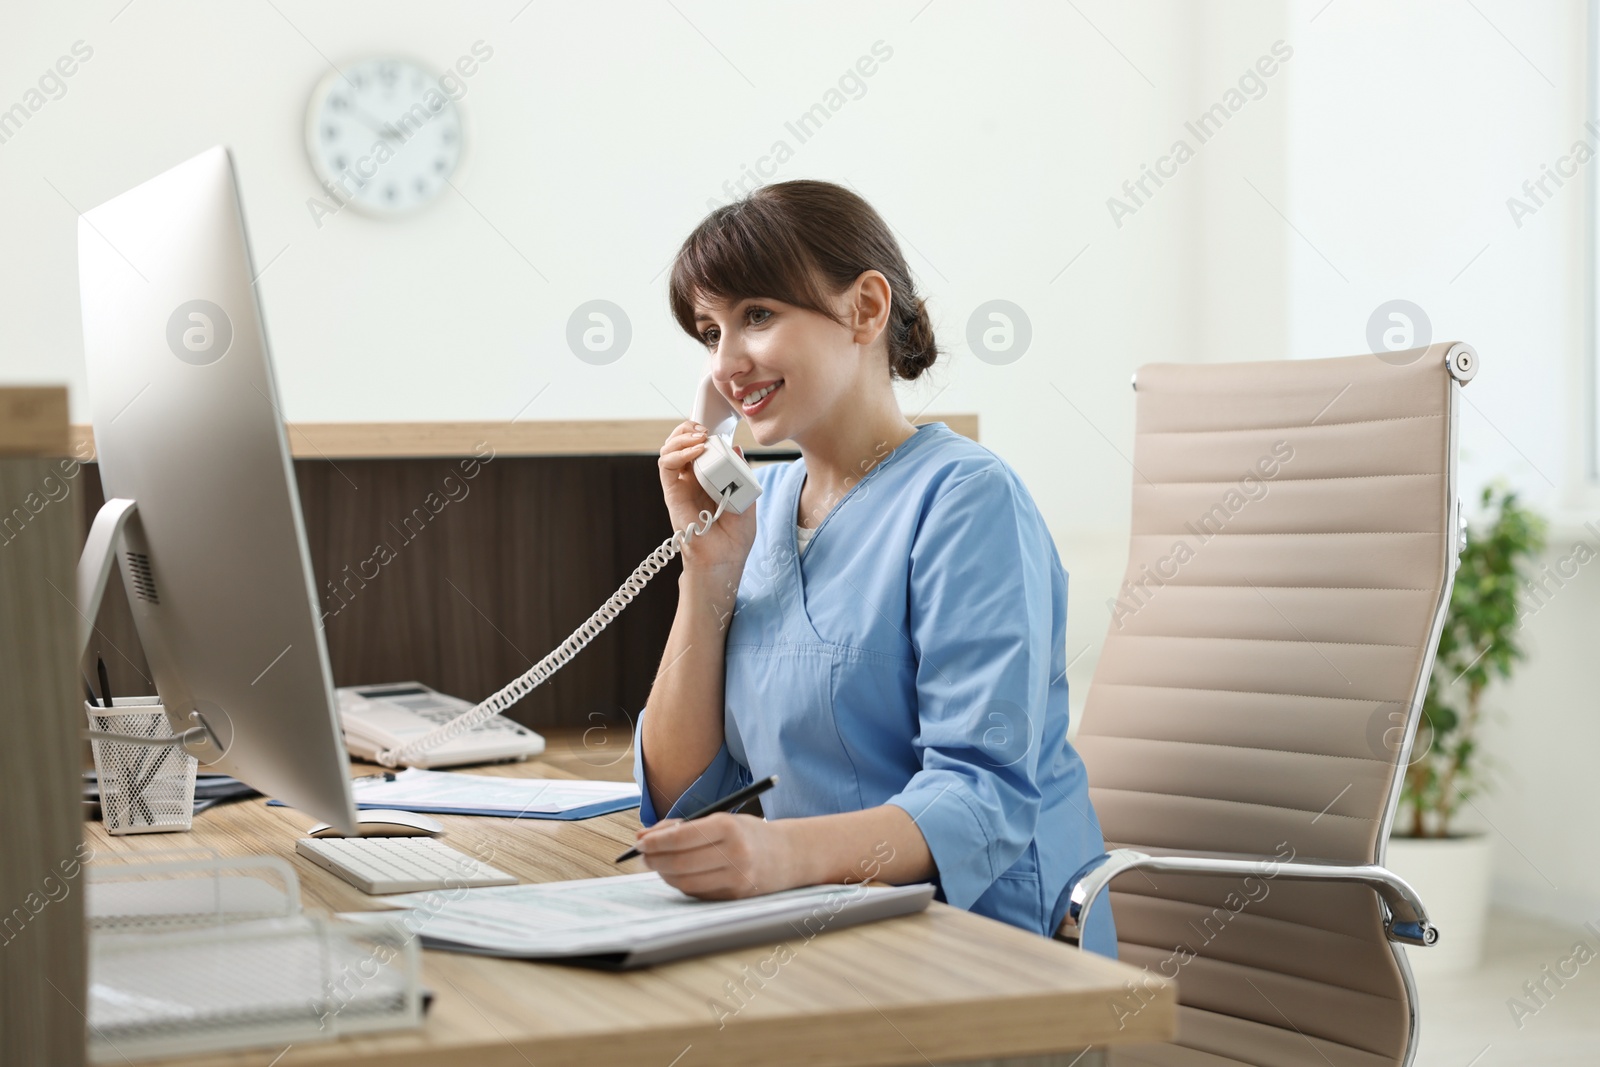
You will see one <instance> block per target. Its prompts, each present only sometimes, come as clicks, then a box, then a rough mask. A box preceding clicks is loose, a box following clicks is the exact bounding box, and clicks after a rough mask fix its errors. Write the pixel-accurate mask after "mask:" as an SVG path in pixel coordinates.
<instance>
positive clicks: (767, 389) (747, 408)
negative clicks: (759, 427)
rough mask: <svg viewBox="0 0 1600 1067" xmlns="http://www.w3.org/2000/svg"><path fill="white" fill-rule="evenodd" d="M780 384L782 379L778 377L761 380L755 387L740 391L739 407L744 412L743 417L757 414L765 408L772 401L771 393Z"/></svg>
mask: <svg viewBox="0 0 1600 1067" xmlns="http://www.w3.org/2000/svg"><path fill="white" fill-rule="evenodd" d="M782 386H783V379H782V378H778V379H776V380H774V381H770V382H763V383H762V384H761V385H759V386H757V387H756V388H754V389H750V390H748V391H747V392H743V393H741V394H740V395H739V409H740V411H741V412H742V413H743V414H744V417H745V418H747V419H749V418H754V417H755V416H756V415H759V414H760V413H761V412H762V411H763V410H765V409H766V407H767V405H768V404H771V403H772V398H773V395H774V394H775V393H777V391H778V390H779V389H780V388H782Z"/></svg>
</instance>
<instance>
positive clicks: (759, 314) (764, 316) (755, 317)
mask: <svg viewBox="0 0 1600 1067" xmlns="http://www.w3.org/2000/svg"><path fill="white" fill-rule="evenodd" d="M746 314H747V317H748V318H749V319H750V325H752V326H760V325H761V324H762V323H763V322H766V321H767V320H768V319H770V318H772V312H771V311H770V310H768V309H767V308H751V309H750V310H749V312H747V313H746Z"/></svg>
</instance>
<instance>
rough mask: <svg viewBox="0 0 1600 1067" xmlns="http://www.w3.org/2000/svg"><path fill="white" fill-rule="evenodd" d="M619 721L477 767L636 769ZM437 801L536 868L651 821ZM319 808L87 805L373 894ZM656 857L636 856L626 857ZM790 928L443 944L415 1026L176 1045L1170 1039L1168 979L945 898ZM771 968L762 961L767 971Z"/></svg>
mask: <svg viewBox="0 0 1600 1067" xmlns="http://www.w3.org/2000/svg"><path fill="white" fill-rule="evenodd" d="M612 741H613V749H612V752H611V753H609V754H608V753H606V752H604V751H603V750H599V749H594V750H585V749H584V748H583V735H582V734H581V733H578V732H567V733H552V734H551V735H550V737H549V748H548V751H547V752H546V755H545V757H543V758H541V759H538V760H530V761H529V762H527V763H524V764H516V765H507V766H503V767H500V768H476V769H475V770H477V771H479V772H482V773H501V774H509V775H519V776H529V777H586V778H607V779H618V780H626V779H627V778H628V776H629V775H630V774H631V773H632V762H631V754H627V753H624V752H622V751H621V750H620V748H618V747H617V746H615V744H614V742H615V739H612ZM357 773H368V770H365V769H364V770H361V771H358V772H357ZM440 819H441V820H442V821H443V822H444V823H445V825H446V827H447V830H448V836H446V838H445V840H446V841H447V842H449V843H451V844H453V845H455V846H456V847H458V848H461V849H464V850H466V851H469V852H474V853H477V854H480V855H483V856H485V857H486V858H488V859H489V860H490V862H492V863H493V864H495V865H496V866H498V867H501V868H503V869H505V870H507V871H509V872H510V873H512V874H515V875H517V876H518V877H519V878H522V879H524V880H526V881H553V880H558V879H566V878H580V877H589V876H602V875H609V874H615V873H619V869H618V868H617V867H615V866H614V865H613V864H612V863H611V858H612V857H613V856H615V855H616V854H617V853H619V852H621V851H622V850H623V849H624V848H626V847H627V846H628V845H629V844H631V843H632V841H633V834H634V831H635V830H636V829H637V828H638V826H639V821H638V813H637V811H628V812H624V813H619V814H616V815H608V816H603V817H601V818H597V819H587V820H584V821H581V822H551V821H542V820H533V819H525V820H512V819H489V818H467V817H455V816H440ZM310 823H311V820H310V819H309V818H307V817H306V816H304V815H302V814H300V813H298V812H295V811H291V810H289V809H287V808H268V807H266V806H265V804H264V803H263V802H262V801H260V800H259V799H254V800H250V801H244V802H239V803H235V804H232V805H225V806H223V807H221V808H216V809H213V810H211V811H209V812H206V813H203V814H201V815H200V816H198V817H197V818H196V819H195V828H194V831H193V833H191V834H188V835H167V834H162V835H150V836H142V837H123V838H112V837H110V836H108V835H107V834H105V832H104V831H103V830H102V829H101V827H100V824H99V823H92V824H89V825H88V826H87V827H86V836H87V838H88V841H89V844H90V845H91V846H92V847H93V848H95V849H96V850H104V851H105V852H107V853H118V854H126V853H137V852H140V851H153V850H156V849H161V848H172V847H179V846H191V845H192V846H205V847H211V848H215V849H217V850H218V851H219V852H222V853H224V854H227V855H248V854H261V853H267V854H271V855H278V856H282V857H285V858H286V859H288V860H289V862H290V863H292V864H293V865H294V868H295V870H296V872H297V873H298V874H299V876H300V879H301V891H302V898H303V900H304V903H305V907H306V908H307V910H312V909H318V910H328V911H352V910H357V909H363V908H366V907H368V906H369V902H370V900H371V898H370V897H367V896H366V895H365V894H363V893H361V892H360V891H358V890H356V889H355V888H353V887H352V886H350V885H348V884H346V883H345V882H343V881H340V880H339V879H337V878H335V877H334V876H333V875H332V874H330V873H328V872H326V871H324V870H322V869H321V868H319V867H316V866H315V865H313V864H311V863H310V862H308V861H306V860H304V859H302V858H301V857H299V856H298V855H296V854H295V851H294V841H295V838H296V837H298V836H300V831H301V830H303V829H304V828H305V827H307V826H309V825H310ZM483 849H492V850H493V851H492V853H491V852H485V851H483ZM643 869H644V868H643V866H642V865H641V864H640V862H639V861H638V860H634V861H631V862H629V863H627V864H624V865H622V868H621V871H623V872H634V871H639V870H643ZM790 947H791V950H792V953H793V955H792V958H791V959H789V961H788V962H787V963H786V964H784V965H783V966H782V967H781V968H780V969H779V970H778V972H777V974H776V976H775V977H773V978H771V979H768V980H766V981H764V982H762V981H761V979H760V977H759V975H758V976H757V977H756V978H755V979H753V980H752V979H750V978H749V977H748V976H749V975H751V974H756V972H757V966H758V964H759V963H760V962H761V961H762V960H768V959H769V958H770V957H771V956H772V952H773V948H774V946H771V945H766V946H756V947H752V948H748V949H741V950H738V951H734V952H725V953H721V954H718V955H714V956H707V957H703V958H701V959H695V960H685V961H681V962H678V963H671V964H666V965H663V966H659V967H654V968H651V969H648V970H643V971H636V972H631V973H627V974H608V973H603V972H597V971H589V970H583V969H579V968H574V967H563V966H557V965H552V964H539V963H528V962H524V961H517V960H498V959H486V958H482V957H476V956H465V955H455V954H451V953H443V952H431V951H429V952H424V953H423V957H422V959H423V965H422V979H423V984H424V985H425V986H427V987H428V988H430V989H432V990H433V993H434V1001H433V1006H432V1009H431V1010H430V1011H429V1013H428V1016H427V1020H426V1023H425V1025H424V1027H423V1029H422V1030H420V1031H397V1032H394V1033H390V1034H382V1035H368V1036H362V1037H355V1038H346V1039H343V1040H340V1041H335V1042H324V1043H321V1044H305V1045H295V1046H292V1047H291V1048H290V1049H289V1050H288V1052H287V1053H286V1054H284V1055H283V1057H282V1059H281V1060H274V1059H273V1057H274V1056H275V1055H278V1053H279V1051H280V1050H277V1049H270V1050H264V1051H256V1052H251V1053H237V1054H230V1055H225V1056H204V1057H191V1058H186V1059H182V1060H174V1061H167V1062H172V1063H181V1064H185V1065H188V1067H199V1065H207V1067H221V1065H229V1067H245V1065H250V1067H266V1065H268V1064H269V1063H272V1064H277V1065H278V1067H300V1065H302V1064H331V1063H340V1064H352V1063H368V1062H371V1063H379V1062H381V1063H384V1064H388V1065H394V1067H408V1065H420V1064H452V1065H454V1064H470V1065H471V1067H528V1065H530V1064H535V1065H537V1067H560V1065H565V1064H595V1065H600V1064H603V1065H607V1067H611V1065H618V1067H621V1065H628V1064H638V1065H641V1067H674V1065H676V1067H715V1065H734V1064H740V1065H743V1064H755V1063H760V1064H779V1065H782V1064H807V1065H811V1067H820V1065H830V1064H831V1065H856V1064H859V1065H869V1064H870V1065H888V1064H922V1063H935V1062H937V1063H949V1062H951V1061H971V1060H977V1059H981V1058H983V1057H1020V1056H1028V1057H1045V1058H1031V1059H1029V1060H1027V1063H1028V1064H1029V1065H1031V1067H1045V1065H1046V1064H1060V1065H1062V1067H1065V1065H1066V1064H1068V1063H1073V1062H1076V1063H1077V1064H1078V1067H1085V1065H1087V1064H1090V1063H1092V1062H1093V1061H1094V1060H1095V1059H1096V1056H1094V1055H1088V1056H1083V1057H1082V1058H1081V1059H1079V1058H1078V1057H1079V1054H1080V1053H1081V1052H1082V1050H1083V1049H1084V1048H1085V1047H1086V1046H1090V1045H1095V1046H1099V1045H1109V1044H1116V1043H1123V1042H1134V1041H1164V1040H1169V1039H1170V1038H1171V1037H1172V1036H1173V1034H1174V1032H1175V1029H1176V988H1175V987H1174V986H1173V985H1172V984H1170V983H1164V982H1161V981H1160V980H1159V979H1158V978H1157V979H1154V980H1153V981H1151V980H1150V979H1148V978H1147V977H1146V975H1145V972H1143V971H1140V970H1137V969H1135V968H1133V967H1131V966H1128V965H1126V964H1121V963H1115V962H1112V961H1110V960H1107V959H1103V958H1102V957H1099V956H1094V955H1089V954H1085V953H1080V952H1079V951H1077V950H1076V949H1074V948H1071V947H1069V946H1067V945H1065V944H1062V943H1059V942H1055V941H1048V940H1045V939H1043V938H1040V937H1035V936H1033V935H1030V934H1027V933H1024V932H1023V931H1021V930H1018V929H1016V928H1014V927H1011V926H1007V925H1005V924H1003V923H998V922H994V921H992V920H989V919H985V918H981V917H979V916H976V915H972V914H970V913H968V912H964V911H960V910H958V909H956V908H951V907H948V906H946V905H943V904H934V905H932V907H931V908H930V909H929V910H928V911H927V912H925V913H923V914H920V915H914V916H906V917H903V918H899V919H892V920H888V921H886V922H881V923H876V924H871V925H868V926H862V927H856V928H852V929H846V930H838V931H834V932H829V933H824V934H821V935H820V936H817V937H816V938H815V939H814V940H812V941H810V942H806V941H805V940H804V939H803V938H800V937H797V938H795V939H794V940H793V941H792V942H791V943H790ZM772 969H773V965H772V964H771V963H768V965H767V968H766V970H767V972H769V973H770V972H771V970H772ZM1130 981H1131V982H1135V983H1138V984H1139V985H1140V986H1141V988H1142V989H1144V990H1148V991H1149V993H1150V994H1151V999H1150V1000H1149V1001H1148V1002H1147V1003H1146V1005H1145V1007H1144V1008H1143V1009H1142V1010H1140V1011H1138V1012H1137V1013H1136V1014H1134V1015H1132V1016H1131V1017H1127V1018H1126V1019H1125V1020H1124V1021H1125V1022H1126V1026H1125V1027H1123V1028H1121V1029H1119V1028H1118V1016H1117V1013H1116V1012H1114V1011H1113V1010H1112V1004H1113V1003H1120V1004H1123V1005H1124V1007H1126V1006H1127V1003H1128V998H1129V997H1130V994H1129V993H1128V992H1127V986H1126V983H1128V982H1130ZM729 982H733V983H735V984H739V983H746V982H749V983H751V985H750V988H754V989H755V992H754V993H753V995H751V996H750V997H749V998H748V999H747V1000H746V1001H745V1003H744V1006H743V1007H742V1009H741V1010H739V1011H738V1013H737V1014H736V1015H732V1016H731V1017H729V1018H726V1020H725V1025H724V1026H722V1027H719V1025H718V1013H717V1012H716V1010H715V1005H716V1004H718V1003H719V1002H720V1003H722V1004H723V1005H724V1010H725V1012H726V1011H728V1010H730V1009H732V1008H734V1007H738V1006H739V1002H738V1001H735V1000H732V999H731V998H730V996H729V993H728V990H727V988H726V983H729ZM1145 995H1146V994H1145V993H1143V992H1141V996H1145ZM1124 1014H1126V1013H1124ZM1051 1054H1056V1055H1051ZM985 1062H993V1061H985Z"/></svg>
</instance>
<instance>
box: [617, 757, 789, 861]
mask: <svg viewBox="0 0 1600 1067" xmlns="http://www.w3.org/2000/svg"><path fill="white" fill-rule="evenodd" d="M777 784H778V776H777V775H776V774H774V775H771V776H770V777H767V778H763V779H761V781H759V782H754V783H752V784H750V785H747V786H745V787H744V788H743V789H741V790H739V791H738V792H737V793H729V794H728V795H727V796H725V797H723V798H722V799H721V800H718V801H714V802H712V803H710V804H707V805H706V806H705V807H703V808H701V809H700V810H699V811H697V812H695V813H694V814H693V815H685V816H684V817H683V821H684V822H692V821H693V820H695V819H703V818H705V817H706V816H707V815H715V814H716V813H717V812H719V811H732V810H734V809H735V808H739V807H743V806H744V805H745V804H747V803H749V802H750V801H752V800H754V799H755V798H756V797H758V796H760V795H761V794H762V793H765V792H766V791H767V790H769V789H771V788H772V787H773V786H775V785H777ZM638 854H639V850H638V849H636V848H630V849H629V850H628V851H626V852H624V853H623V854H622V855H620V856H618V857H617V858H616V859H615V860H613V861H612V862H614V863H621V862H622V861H623V860H631V859H633V857H635V856H637V855H638Z"/></svg>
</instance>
